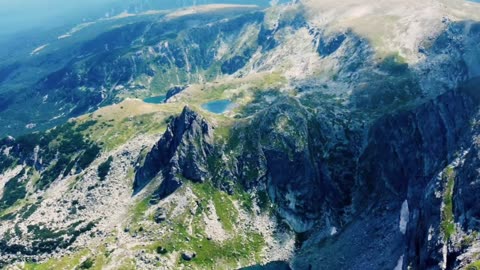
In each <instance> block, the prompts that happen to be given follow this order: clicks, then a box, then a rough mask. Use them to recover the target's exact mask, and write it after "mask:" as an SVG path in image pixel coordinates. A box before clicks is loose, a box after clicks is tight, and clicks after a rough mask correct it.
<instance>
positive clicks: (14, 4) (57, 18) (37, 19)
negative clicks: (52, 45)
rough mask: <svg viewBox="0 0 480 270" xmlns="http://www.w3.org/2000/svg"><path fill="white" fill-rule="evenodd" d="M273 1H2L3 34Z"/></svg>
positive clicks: (1, 25) (0, 24) (0, 5)
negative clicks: (111, 15) (150, 12)
mask: <svg viewBox="0 0 480 270" xmlns="http://www.w3.org/2000/svg"><path fill="white" fill-rule="evenodd" d="M269 1H270V0H0V35H4V34H11V33H15V32H19V31H26V30H34V29H37V28H43V29H49V28H52V27H59V26H63V25H69V24H72V23H77V22H80V21H81V20H82V19H95V18H98V17H101V16H104V15H105V14H106V13H108V12H111V10H112V8H113V9H114V12H117V13H118V12H121V11H122V10H123V9H127V8H129V7H130V8H132V7H135V8H136V9H137V7H138V8H140V9H141V8H143V9H149V8H155V9H172V8H176V7H182V6H188V5H192V4H194V3H195V4H208V3H242V4H259V5H262V6H266V5H268V3H269Z"/></svg>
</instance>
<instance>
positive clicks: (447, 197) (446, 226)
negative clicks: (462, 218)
mask: <svg viewBox="0 0 480 270" xmlns="http://www.w3.org/2000/svg"><path fill="white" fill-rule="evenodd" d="M444 179H445V180H446V181H447V182H446V186H445V193H444V196H443V203H444V208H443V211H442V223H441V228H442V231H443V234H444V237H445V239H446V240H447V241H448V240H449V239H450V237H451V236H452V234H454V233H455V220H454V216H453V187H454V185H455V170H454V169H453V167H448V168H447V169H446V170H445V172H444Z"/></svg>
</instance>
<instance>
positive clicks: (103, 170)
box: [97, 156, 113, 181]
mask: <svg viewBox="0 0 480 270" xmlns="http://www.w3.org/2000/svg"><path fill="white" fill-rule="evenodd" d="M112 162H113V157H111V156H110V157H108V159H107V160H106V161H105V162H103V163H102V164H100V165H99V166H98V169H97V175H98V178H100V181H104V180H105V178H106V177H107V175H108V172H109V171H110V166H111V165H112Z"/></svg>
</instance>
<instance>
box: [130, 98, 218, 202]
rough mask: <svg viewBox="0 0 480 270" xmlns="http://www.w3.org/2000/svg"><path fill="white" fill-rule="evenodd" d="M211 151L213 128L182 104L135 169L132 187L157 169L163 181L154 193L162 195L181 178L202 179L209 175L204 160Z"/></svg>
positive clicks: (139, 185)
mask: <svg viewBox="0 0 480 270" xmlns="http://www.w3.org/2000/svg"><path fill="white" fill-rule="evenodd" d="M212 151H213V129H212V127H211V126H210V125H209V124H208V123H207V122H206V121H205V119H203V118H202V117H201V116H200V115H198V114H197V113H195V112H194V111H192V110H191V109H190V108H188V107H185V108H184V109H183V112H182V113H181V114H180V116H178V117H177V118H175V119H174V120H173V121H172V122H171V123H170V124H169V126H168V128H167V131H166V132H165V134H163V136H162V138H161V139H160V141H159V142H158V143H157V144H156V145H155V146H154V147H153V149H152V150H151V151H150V153H148V155H147V157H146V159H145V162H144V164H143V166H142V167H140V168H138V169H137V172H136V175H135V182H134V191H135V192H138V191H140V190H141V189H142V188H143V187H144V186H145V185H147V184H148V183H149V182H150V181H151V180H152V179H153V178H154V177H155V176H157V174H158V173H161V174H162V176H163V182H162V184H161V186H160V189H159V190H158V192H157V195H158V196H159V197H160V198H164V197H166V196H168V195H170V194H171V193H172V192H174V191H175V190H176V189H177V188H179V187H180V186H181V185H182V182H183V181H184V179H188V180H191V181H194V182H204V181H205V180H206V179H207V178H208V177H209V175H210V174H209V172H208V170H207V160H208V157H209V155H210V154H211V153H212Z"/></svg>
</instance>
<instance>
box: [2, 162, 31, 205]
mask: <svg viewBox="0 0 480 270" xmlns="http://www.w3.org/2000/svg"><path fill="white" fill-rule="evenodd" d="M24 175H25V169H23V170H22V171H21V172H20V173H19V174H18V175H16V176H15V177H13V178H12V179H10V180H9V181H8V182H7V183H6V184H5V187H4V189H3V196H2V198H1V199H0V211H1V210H5V209H7V208H9V207H11V206H13V205H14V204H15V203H16V202H17V201H19V200H21V199H23V198H25V196H26V195H27V189H26V187H25V185H26V183H25V181H22V178H23V176H24Z"/></svg>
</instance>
